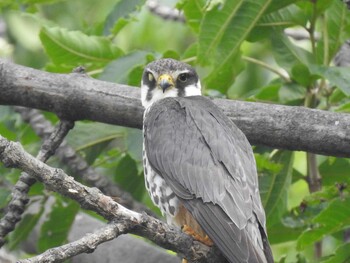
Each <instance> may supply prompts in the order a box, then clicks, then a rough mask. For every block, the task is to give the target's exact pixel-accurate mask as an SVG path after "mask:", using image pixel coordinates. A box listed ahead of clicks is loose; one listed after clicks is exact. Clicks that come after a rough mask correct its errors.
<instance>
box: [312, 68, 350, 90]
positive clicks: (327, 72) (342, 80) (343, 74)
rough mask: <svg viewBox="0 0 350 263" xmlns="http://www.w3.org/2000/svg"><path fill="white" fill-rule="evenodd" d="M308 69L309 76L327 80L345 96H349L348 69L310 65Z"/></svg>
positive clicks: (349, 78) (349, 80) (349, 76)
mask: <svg viewBox="0 0 350 263" xmlns="http://www.w3.org/2000/svg"><path fill="white" fill-rule="evenodd" d="M309 69H310V72H311V74H314V75H319V76H321V77H323V78H325V79H327V80H329V82H330V84H331V85H334V86H337V87H338V88H339V89H340V90H341V91H342V92H344V93H345V94H346V95H347V96H350V70H349V68H348V67H327V66H322V65H310V67H309Z"/></svg>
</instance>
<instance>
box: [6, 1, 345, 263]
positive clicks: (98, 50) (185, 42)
mask: <svg viewBox="0 0 350 263" xmlns="http://www.w3.org/2000/svg"><path fill="white" fill-rule="evenodd" d="M170 2H171V1H170ZM172 4H173V5H174V6H175V5H176V6H177V8H179V9H181V10H182V11H183V14H184V16H185V18H186V22H185V23H184V24H182V23H181V22H176V21H165V20H163V19H162V18H160V17H157V16H156V15H154V14H152V13H150V12H149V11H148V9H147V7H146V6H145V1H140V0H133V1H128V0H119V1H117V2H115V1H112V0H103V1H93V0H88V1H82V0H80V1H59V0H40V1H39V0H19V1H6V0H5V1H2V2H0V8H2V11H1V13H0V14H1V16H2V19H4V21H5V22H6V24H7V31H8V32H7V33H8V38H7V41H5V40H3V39H1V38H0V40H1V41H0V56H7V57H13V59H14V60H15V61H16V62H17V63H20V64H25V65H29V66H31V67H36V68H44V69H46V70H48V71H53V72H71V71H72V69H74V68H75V67H77V66H80V65H82V66H84V67H85V68H86V72H87V73H88V74H89V75H91V76H93V77H95V78H99V79H103V80H108V81H114V82H118V83H123V84H129V85H138V83H139V81H140V77H141V74H142V68H143V66H144V65H145V64H147V63H148V62H149V61H151V60H154V59H156V58H161V57H174V58H177V59H181V60H183V61H185V62H187V63H190V64H192V65H194V66H196V67H197V70H198V72H199V74H200V76H201V79H202V86H203V90H204V92H205V93H206V94H209V95H211V96H213V95H214V96H220V97H226V98H240V99H245V100H250V101H263V102H269V103H279V104H286V105H294V106H306V107H311V108H317V109H323V110H328V111H337V112H349V111H350V88H349V87H350V83H349V82H350V73H349V70H348V69H347V68H341V67H336V66H334V65H333V64H332V61H333V58H334V56H335V55H336V53H337V51H338V50H339V48H340V47H341V45H342V44H343V43H344V42H345V40H346V39H348V38H349V37H350V27H349V26H350V13H349V12H350V11H349V10H348V9H347V7H346V5H345V4H344V3H343V2H342V1H339V0H317V1H311V0H310V1H309V0H298V1H297V0H256V1H253V0H226V1H206V0H192V1H186V0H181V1H179V2H175V1H172ZM1 16H0V18H1ZM286 29H296V30H297V31H298V32H299V33H300V32H303V33H305V34H306V36H307V37H306V38H305V39H304V40H301V41H296V40H295V39H293V38H291V37H290V36H289V35H288V34H286V32H289V31H286ZM1 50H2V51H1ZM46 116H47V117H48V118H50V119H51V120H52V121H53V122H55V121H56V118H54V117H53V116H52V115H50V114H48V113H46ZM0 133H1V134H2V135H3V136H5V137H7V138H9V139H12V140H19V141H20V142H21V143H22V144H23V145H24V147H25V148H26V149H27V150H28V151H30V152H31V153H36V152H37V150H38V148H39V145H40V140H39V138H38V137H37V136H36V135H35V134H34V133H33V131H32V130H31V129H30V127H29V126H28V125H27V124H25V123H23V121H22V120H21V119H20V118H19V117H18V116H17V115H15V114H14V112H13V111H12V110H11V109H10V108H9V107H1V108H0ZM305 136H307V135H305ZM68 141H69V143H70V144H71V145H72V146H73V147H74V148H75V149H76V150H77V151H78V152H79V153H81V154H82V155H83V156H84V157H85V158H86V159H87V160H88V162H89V164H90V165H93V166H95V167H99V171H101V172H102V173H103V174H104V175H105V176H109V177H111V179H113V180H114V181H115V182H118V183H119V184H120V185H121V186H122V187H124V189H125V190H126V191H129V192H131V194H132V195H133V197H134V198H135V199H137V200H139V201H142V202H144V203H146V204H148V205H150V199H149V197H148V195H147V193H146V191H145V190H144V187H143V177H142V164H141V160H142V159H141V145H142V139H141V134H140V132H139V131H135V130H131V129H127V128H122V127H110V126H108V127H107V125H105V124H96V123H87V122H81V123H78V124H77V125H76V128H75V129H74V131H73V132H72V133H71V134H70V135H69V137H68ZM254 150H255V153H256V160H257V166H258V171H259V174H260V177H259V181H260V189H261V197H262V202H263V204H264V206H265V209H266V215H267V228H268V233H269V239H270V241H271V244H273V251H274V254H275V258H276V260H277V261H279V260H281V261H280V262H314V260H315V259H314V258H313V252H312V250H313V245H314V243H315V242H320V241H322V240H323V241H322V242H323V245H324V249H323V254H322V255H321V256H322V258H321V259H320V258H319V259H317V260H322V262H346V261H348V260H349V258H350V250H349V249H348V244H345V241H344V240H343V233H344V231H346V230H347V229H348V228H349V225H350V220H349V219H350V209H348V207H349V200H350V199H349V190H348V188H347V186H348V183H349V181H350V179H349V178H350V177H349V171H350V160H349V159H340V158H335V157H328V156H318V158H317V159H316V161H315V162H312V161H310V159H307V160H308V161H307V160H306V155H300V154H298V153H291V152H285V151H278V152H275V151H273V150H272V149H266V148H263V147H255V148H254ZM307 167H314V168H315V169H316V170H317V171H318V172H319V174H320V176H321V178H322V189H320V191H318V192H314V193H310V192H309V190H308V183H307V182H308V180H307V179H308V178H309V176H310V174H309V172H308V169H307ZM0 172H1V173H0V174H1V176H0V187H1V189H0V193H1V194H0V206H1V207H4V206H5V204H6V202H7V201H8V199H9V194H10V192H9V190H8V184H9V183H14V182H15V180H16V178H17V177H18V172H16V171H11V170H7V169H5V168H4V167H2V166H0ZM35 189H36V190H35ZM31 194H32V196H33V197H36V198H37V199H36V200H41V201H40V202H38V203H39V204H40V205H39V206H40V207H41V209H39V211H38V213H37V214H27V215H26V216H25V222H29V223H26V224H20V225H19V226H18V228H17V229H16V231H15V232H14V233H13V234H12V235H11V236H10V243H9V247H10V248H15V247H16V246H18V244H19V243H20V242H21V241H22V240H23V239H25V238H27V236H28V234H29V233H30V231H31V230H32V228H33V227H34V226H35V225H36V224H37V221H38V220H39V218H40V217H42V216H43V214H42V213H43V210H42V207H43V206H44V204H45V202H46V195H45V194H44V193H43V189H42V188H41V187H38V186H36V188H34V190H33V189H32V192H31ZM291 204H293V205H291ZM152 209H154V208H152ZM69 211H70V215H71V217H68V218H66V220H62V221H61V222H60V226H59V229H58V230H57V229H56V230H55V231H59V233H56V234H55V236H54V237H49V236H46V235H45V233H53V229H54V224H52V222H53V221H54V220H53V217H55V218H56V217H57V216H58V215H60V214H63V215H64V213H65V212H69ZM76 212H77V208H76V207H75V206H74V205H73V204H71V203H70V202H67V200H63V199H61V198H60V197H56V201H55V205H53V206H52V211H51V212H50V214H49V215H47V216H46V217H45V218H44V224H43V226H42V229H41V234H40V238H39V241H38V242H39V243H38V250H40V251H41V250H43V249H47V248H48V245H50V246H53V245H59V244H61V243H62V242H64V241H65V238H66V236H67V233H68V231H69V227H70V224H71V220H72V219H73V218H74V215H75V213H76ZM47 240H50V244H48V243H46V241H47Z"/></svg>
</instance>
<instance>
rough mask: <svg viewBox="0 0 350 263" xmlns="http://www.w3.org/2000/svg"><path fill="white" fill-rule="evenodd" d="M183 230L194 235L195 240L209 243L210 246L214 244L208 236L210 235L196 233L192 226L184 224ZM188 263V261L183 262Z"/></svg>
mask: <svg viewBox="0 0 350 263" xmlns="http://www.w3.org/2000/svg"><path fill="white" fill-rule="evenodd" d="M182 232H184V233H186V234H187V235H190V236H192V237H193V238H194V239H195V240H197V241H199V242H201V243H203V244H204V245H207V246H209V247H211V246H213V244H214V243H213V241H212V240H211V239H210V238H209V237H208V235H205V236H204V237H203V236H201V235H199V234H198V233H196V232H195V231H194V230H193V229H192V228H191V227H190V226H188V225H183V226H182ZM183 263H186V262H183Z"/></svg>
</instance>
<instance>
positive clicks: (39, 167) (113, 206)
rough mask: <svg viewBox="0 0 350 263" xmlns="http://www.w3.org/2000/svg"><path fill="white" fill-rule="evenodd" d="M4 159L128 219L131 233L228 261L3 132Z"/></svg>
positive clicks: (204, 258) (0, 154)
mask: <svg viewBox="0 0 350 263" xmlns="http://www.w3.org/2000/svg"><path fill="white" fill-rule="evenodd" d="M0 161H1V162H3V163H4V165H5V166H6V167H12V168H19V169H21V170H23V171H25V172H26V173H28V174H30V175H31V176H34V177H35V178H36V179H37V180H39V181H41V182H42V183H44V184H45V186H46V187H47V188H48V189H49V190H52V191H55V192H57V193H60V194H61V195H63V196H66V197H69V198H71V199H73V200H75V201H77V202H78V203H79V204H80V206H81V207H82V208H85V209H88V210H91V211H94V212H96V213H98V214H99V215H101V216H103V217H104V218H105V219H107V220H110V221H115V222H118V223H120V222H124V221H125V222H128V224H131V225H132V226H131V227H130V226H129V227H128V229H130V233H134V234H137V235H140V236H143V237H146V238H148V239H149V240H151V241H153V242H154V243H156V244H158V245H160V246H162V247H164V248H167V249H171V250H173V251H176V252H178V253H181V254H183V255H184V256H185V257H186V258H187V259H188V260H189V261H190V262H198V263H199V262H203V263H204V262H208V263H211V262H225V261H224V259H223V258H222V256H221V255H220V253H218V250H217V249H216V248H215V247H213V248H212V249H210V248H209V247H207V246H205V245H204V244H202V243H199V242H197V241H194V240H193V238H192V237H190V236H188V235H186V234H184V233H182V232H181V230H180V229H174V228H171V227H169V226H168V225H167V224H165V223H163V222H161V221H160V220H158V219H155V218H153V217H151V216H148V215H146V214H139V213H137V212H134V211H132V210H129V209H127V208H125V207H123V206H122V205H120V204H118V203H116V202H114V201H113V199H112V198H111V197H109V196H105V195H103V194H102V193H101V192H100V191H99V190H98V189H97V188H89V187H86V186H84V185H82V184H80V183H78V182H76V181H75V180H74V179H73V177H70V176H68V175H66V174H65V173H64V172H63V171H62V170H61V169H55V168H51V167H50V166H48V165H46V164H45V163H43V162H40V161H39V160H38V159H36V158H34V157H33V156H31V155H30V154H28V153H27V152H25V151H24V149H23V148H22V146H21V145H20V144H19V143H14V142H10V141H8V140H7V139H5V138H3V137H2V136H1V135H0Z"/></svg>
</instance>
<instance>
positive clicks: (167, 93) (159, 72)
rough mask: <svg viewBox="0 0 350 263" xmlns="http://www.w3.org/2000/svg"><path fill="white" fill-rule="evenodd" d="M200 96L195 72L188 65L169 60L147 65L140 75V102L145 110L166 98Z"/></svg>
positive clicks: (199, 87)
mask: <svg viewBox="0 0 350 263" xmlns="http://www.w3.org/2000/svg"><path fill="white" fill-rule="evenodd" d="M196 95H201V84H200V81H199V78H198V75H197V72H196V71H195V70H194V68H192V67H191V66H190V65H188V64H186V63H183V62H180V61H177V60H175V59H171V58H165V59H159V60H156V61H153V62H151V63H149V64H148V65H147V66H146V67H145V69H144V71H143V75H142V81H141V101H142V105H143V106H144V107H145V108H146V109H147V108H148V107H150V106H151V105H152V104H153V103H154V102H155V101H157V100H160V99H163V98H167V97H187V96H196Z"/></svg>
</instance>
